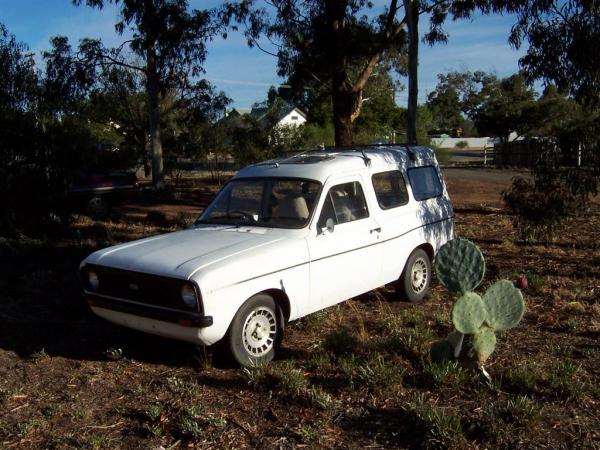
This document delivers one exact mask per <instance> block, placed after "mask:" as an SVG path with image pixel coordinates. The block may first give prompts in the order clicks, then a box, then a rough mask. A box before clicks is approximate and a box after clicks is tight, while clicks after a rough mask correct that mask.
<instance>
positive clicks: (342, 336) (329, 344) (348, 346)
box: [323, 327, 359, 356]
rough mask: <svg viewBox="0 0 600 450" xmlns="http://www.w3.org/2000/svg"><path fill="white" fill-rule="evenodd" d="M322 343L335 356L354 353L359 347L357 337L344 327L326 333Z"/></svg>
mask: <svg viewBox="0 0 600 450" xmlns="http://www.w3.org/2000/svg"><path fill="white" fill-rule="evenodd" d="M323 345H324V347H325V349H326V350H327V351H329V352H331V353H333V354H334V355H336V356H338V355H348V354H351V353H355V352H356V350H357V348H358V347H359V346H358V339H357V337H356V336H355V335H354V334H352V332H350V330H348V329H347V328H344V327H342V328H338V329H336V330H333V331H331V332H330V333H328V334H327V336H325V342H324V343H323Z"/></svg>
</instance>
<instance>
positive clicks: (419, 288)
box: [397, 248, 431, 303]
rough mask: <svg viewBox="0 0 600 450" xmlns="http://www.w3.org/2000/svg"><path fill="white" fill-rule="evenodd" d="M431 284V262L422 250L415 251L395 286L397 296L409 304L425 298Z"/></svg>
mask: <svg viewBox="0 0 600 450" xmlns="http://www.w3.org/2000/svg"><path fill="white" fill-rule="evenodd" d="M430 283H431V260H430V259H429V255H428V254H427V252H425V250H423V249H422V248H417V249H415V250H414V251H413V252H412V253H411V254H410V256H409V257H408V260H407V261H406V265H405V266H404V271H403V272H402V275H401V276H400V280H399V282H398V285H397V290H398V291H399V294H401V295H402V297H404V298H405V299H406V300H408V301H409V302H411V303H417V302H420V301H422V300H423V298H425V295H426V294H427V291H428V290H429V285H430Z"/></svg>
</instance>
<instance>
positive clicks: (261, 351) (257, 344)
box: [242, 307, 277, 356]
mask: <svg viewBox="0 0 600 450" xmlns="http://www.w3.org/2000/svg"><path fill="white" fill-rule="evenodd" d="M276 335H277V320H276V319H275V314H274V313H273V311H271V310H270V309H269V308H265V307H260V308H257V309H255V310H254V311H252V312H251V313H250V315H249V316H248V317H247V318H246V322H245V323H244V328H243V331H242V340H243V343H244V348H245V349H246V351H247V352H248V353H250V354H251V355H252V356H263V355H265V354H266V353H268V352H269V351H270V350H271V348H272V347H273V344H274V343H275V336H276Z"/></svg>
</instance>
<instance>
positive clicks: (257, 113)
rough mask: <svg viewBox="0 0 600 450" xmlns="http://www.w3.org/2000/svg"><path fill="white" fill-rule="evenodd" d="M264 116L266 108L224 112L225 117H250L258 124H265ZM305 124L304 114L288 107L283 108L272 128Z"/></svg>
mask: <svg viewBox="0 0 600 450" xmlns="http://www.w3.org/2000/svg"><path fill="white" fill-rule="evenodd" d="M266 114H267V108H265V107H255V108H252V109H250V108H233V109H232V110H231V111H228V112H226V117H230V118H233V117H243V116H246V115H251V116H253V117H254V118H256V119H257V120H258V121H259V122H261V123H263V124H265V122H266ZM305 123H306V114H304V112H303V111H302V110H300V109H299V108H297V107H295V106H293V105H288V107H286V108H283V109H282V110H281V111H280V113H279V117H278V120H277V123H275V125H274V126H273V128H287V127H294V126H300V125H304V124H305Z"/></svg>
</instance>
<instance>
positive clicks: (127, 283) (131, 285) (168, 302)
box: [82, 265, 200, 312]
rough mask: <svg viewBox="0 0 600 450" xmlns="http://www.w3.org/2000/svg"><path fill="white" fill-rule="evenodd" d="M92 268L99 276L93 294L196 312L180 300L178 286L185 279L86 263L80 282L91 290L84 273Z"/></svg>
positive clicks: (183, 282) (196, 309) (181, 284)
mask: <svg viewBox="0 0 600 450" xmlns="http://www.w3.org/2000/svg"><path fill="white" fill-rule="evenodd" d="M92 270H93V271H94V272H96V274H97V275H98V279H99V287H98V290H97V291H94V293H96V294H100V295H108V296H110V297H117V298H121V299H125V300H132V301H135V302H140V303H146V304H148V305H153V306H161V307H164V308H173V309H179V310H181V311H190V310H192V311H195V312H200V311H199V310H198V308H194V309H190V308H187V307H186V306H185V305H184V304H183V302H182V301H181V287H182V286H183V285H184V284H185V283H186V281H185V280H179V279H176V278H168V277H160V276H157V275H149V274H146V273H141V272H133V271H130V270H121V269H114V268H111V267H104V266H96V265H87V266H85V267H84V269H83V271H82V281H83V283H84V286H86V289H88V290H91V289H89V287H87V286H88V283H87V274H88V272H89V271H92ZM196 294H198V293H196Z"/></svg>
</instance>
